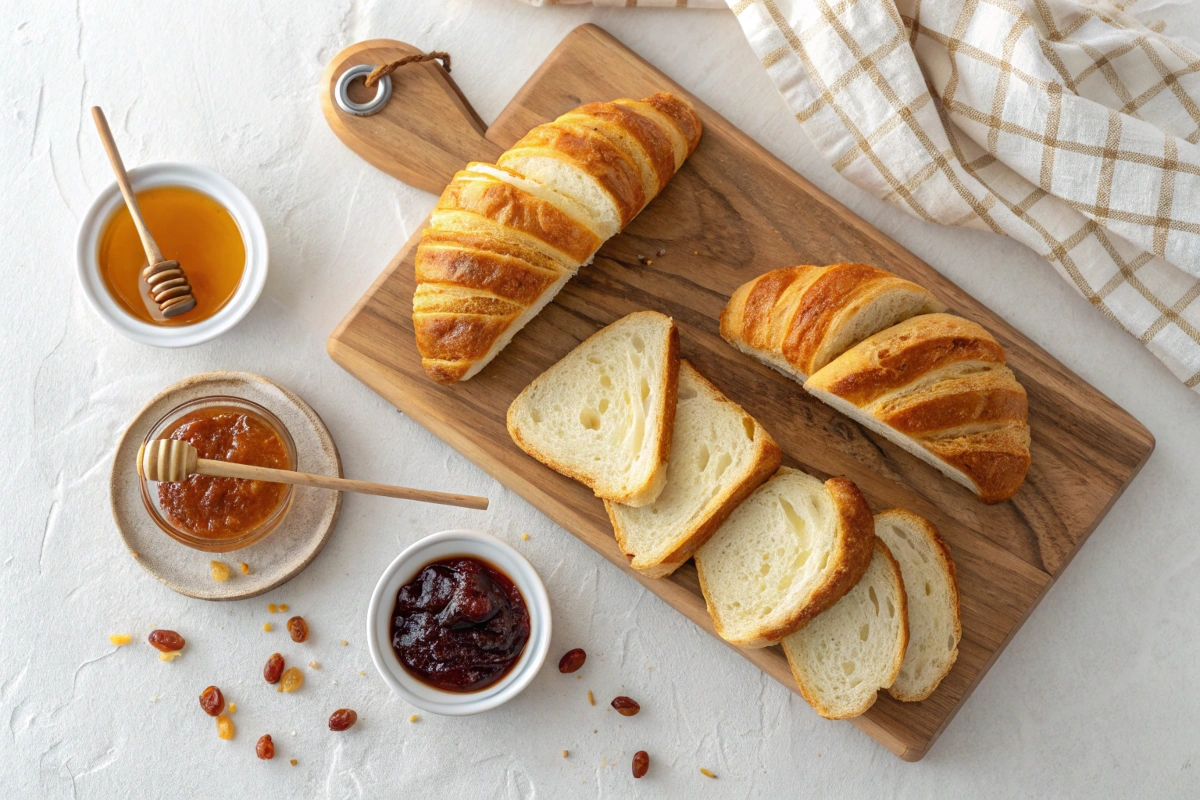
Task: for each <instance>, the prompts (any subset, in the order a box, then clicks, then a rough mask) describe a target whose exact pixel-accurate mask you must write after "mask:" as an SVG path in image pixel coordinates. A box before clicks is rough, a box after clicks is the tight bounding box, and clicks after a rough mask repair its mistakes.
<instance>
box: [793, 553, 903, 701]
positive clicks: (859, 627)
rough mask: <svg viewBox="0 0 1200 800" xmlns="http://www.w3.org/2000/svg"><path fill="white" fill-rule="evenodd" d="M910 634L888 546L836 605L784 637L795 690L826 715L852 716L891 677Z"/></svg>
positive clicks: (900, 583)
mask: <svg viewBox="0 0 1200 800" xmlns="http://www.w3.org/2000/svg"><path fill="white" fill-rule="evenodd" d="M910 646H911V641H910V640H909V612H908V603H907V598H906V595H905V588H904V581H903V579H902V578H901V575H900V567H899V565H897V563H896V559H894V558H893V557H892V553H891V551H890V550H888V546H887V545H886V544H884V543H883V542H882V541H880V539H878V538H876V539H875V552H874V555H873V556H872V557H871V564H870V566H869V567H867V571H866V573H865V574H864V575H863V577H862V580H860V581H859V582H858V584H857V585H856V586H855V587H854V588H853V589H851V590H850V591H849V592H848V593H847V594H846V596H845V597H843V598H842V599H841V600H838V601H837V605H835V606H834V607H833V608H831V609H829V610H828V611H826V612H825V613H823V614H821V615H820V616H819V617H817V618H816V619H814V620H813V621H812V622H810V623H809V624H807V625H805V626H804V627H803V628H801V629H800V630H799V631H797V632H796V633H793V634H792V635H791V636H788V637H787V638H786V639H784V640H783V653H784V655H786V656H787V660H788V665H789V666H790V667H791V668H792V676H793V677H795V679H796V684H797V685H798V686H799V687H800V694H802V695H804V699H805V700H807V701H808V704H809V705H810V706H812V707H813V708H814V709H816V711H817V713H818V714H820V715H821V716H822V717H825V718H826V719H847V718H849V717H857V716H858V715H859V714H862V713H864V712H866V710H867V709H868V708H870V707H871V706H873V705H875V700H876V698H877V697H878V696H879V690H880V689H886V688H887V687H889V686H891V685H892V682H893V681H895V680H896V676H897V675H898V674H899V673H900V669H901V666H900V665H901V663H902V662H903V661H904V654H905V651H906V648H908V647H910Z"/></svg>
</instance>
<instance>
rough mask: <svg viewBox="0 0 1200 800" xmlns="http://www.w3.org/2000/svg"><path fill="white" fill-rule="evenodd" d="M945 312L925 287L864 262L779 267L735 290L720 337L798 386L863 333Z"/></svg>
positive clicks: (722, 321) (724, 315)
mask: <svg viewBox="0 0 1200 800" xmlns="http://www.w3.org/2000/svg"><path fill="white" fill-rule="evenodd" d="M944 310H945V306H944V305H942V303H941V302H940V301H938V299H937V298H936V297H934V296H933V294H931V293H930V292H929V291H928V290H927V289H924V288H922V287H920V286H918V285H917V284H915V283H912V282H911V281H906V280H904V279H903V278H898V277H896V276H895V275H892V274H891V273H890V272H885V271H883V270H881V269H879V268H877V267H872V266H869V265H867V264H834V265H833V266H829V267H814V266H809V265H803V266H797V267H785V268H784V269H777V270H774V271H772V272H768V273H766V274H765V275H760V276H759V277H757V278H755V279H754V280H752V281H750V282H749V283H746V284H743V285H742V286H739V287H738V289H737V290H736V291H735V292H734V293H733V297H731V298H730V299H729V304H728V305H727V306H725V310H724V311H722V312H721V336H723V337H724V338H725V340H726V341H728V342H729V343H730V344H732V345H733V346H734V347H736V348H738V349H739V350H741V351H742V352H744V353H746V354H748V355H752V356H754V357H755V358H757V359H759V360H760V361H763V362H765V363H766V364H768V365H769V366H772V367H774V368H775V369H777V370H779V371H780V372H782V373H783V374H785V375H787V376H789V377H791V378H795V379H796V380H798V381H800V382H801V383H803V382H804V381H805V380H807V378H808V376H809V375H812V374H813V373H814V372H816V371H817V370H819V369H820V368H821V367H823V366H825V365H826V364H828V363H829V362H830V361H832V360H833V359H835V358H837V357H838V356H839V355H841V354H842V353H844V352H845V351H847V350H849V349H850V348H851V347H853V346H854V345H856V344H858V343H859V342H861V341H862V340H863V339H866V338H867V337H868V336H871V335H872V334H875V333H878V332H879V331H881V330H883V329H884V328H888V327H890V326H892V325H895V324H896V323H897V322H901V321H903V320H906V319H908V318H909V317H912V316H916V315H917V314H928V313H930V312H932V311H944Z"/></svg>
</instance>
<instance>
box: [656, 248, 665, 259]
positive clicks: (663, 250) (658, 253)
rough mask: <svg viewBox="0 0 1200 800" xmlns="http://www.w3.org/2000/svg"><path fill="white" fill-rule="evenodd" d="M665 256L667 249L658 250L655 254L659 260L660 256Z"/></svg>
mask: <svg viewBox="0 0 1200 800" xmlns="http://www.w3.org/2000/svg"><path fill="white" fill-rule="evenodd" d="M666 254H667V248H665V247H664V248H662V249H660V250H659V251H658V252H657V253H655V255H657V256H659V257H660V258H661V257H662V256H665V255H666Z"/></svg>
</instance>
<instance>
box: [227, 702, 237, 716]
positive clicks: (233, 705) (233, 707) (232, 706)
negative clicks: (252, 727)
mask: <svg viewBox="0 0 1200 800" xmlns="http://www.w3.org/2000/svg"><path fill="white" fill-rule="evenodd" d="M229 713H230V714H236V713H237V703H230V704H229Z"/></svg>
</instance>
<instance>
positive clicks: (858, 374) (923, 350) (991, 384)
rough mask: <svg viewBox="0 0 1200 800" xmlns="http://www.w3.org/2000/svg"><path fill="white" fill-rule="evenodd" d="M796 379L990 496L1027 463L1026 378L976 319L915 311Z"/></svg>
mask: <svg viewBox="0 0 1200 800" xmlns="http://www.w3.org/2000/svg"><path fill="white" fill-rule="evenodd" d="M804 388H805V389H806V390H808V391H809V392H811V393H812V394H813V395H815V396H816V397H817V398H819V399H820V400H823V401H824V402H826V403H828V404H829V405H831V406H833V407H834V408H836V409H838V410H839V411H841V412H842V413H844V414H846V415H847V416H849V417H851V418H853V419H855V420H858V421H859V422H861V423H862V424H863V425H865V426H867V427H868V428H870V429H871V430H874V431H876V432H877V433H880V434H882V435H883V436H886V437H887V438H888V439H890V440H892V441H893V442H895V443H896V444H898V445H900V446H901V447H903V448H904V449H905V450H907V451H909V452H910V453H912V454H913V455H915V456H917V457H918V458H921V459H923V460H924V461H927V462H928V463H929V464H931V465H933V466H934V467H936V468H937V469H939V470H941V472H942V473H944V474H945V475H946V476H947V477H949V478H951V479H952V480H955V481H957V482H958V483H961V484H962V485H963V486H965V487H967V488H968V489H971V490H972V491H974V492H975V493H976V494H977V495H979V499H980V500H982V501H983V502H985V503H998V502H1000V501H1002V500H1007V499H1008V498H1010V497H1012V496H1013V495H1014V494H1016V491H1017V489H1018V488H1020V486H1021V483H1022V482H1023V481H1024V480H1025V473H1026V471H1027V470H1028V469H1029V424H1028V402H1027V398H1026V395H1025V388H1024V387H1023V386H1021V384H1020V383H1018V382H1017V379H1016V377H1015V376H1014V375H1013V373H1012V370H1010V369H1009V368H1008V367H1007V366H1005V359H1004V350H1003V349H1002V348H1001V347H1000V345H999V343H997V342H996V340H995V339H994V338H993V337H992V335H991V334H990V333H988V332H987V331H986V330H984V329H983V328H982V327H980V326H979V325H977V324H976V323H974V322H971V321H969V320H966V319H963V318H962V317H956V316H953V315H950V314H926V315H924V316H920V317H913V318H911V319H908V320H905V321H904V322H901V323H900V324H898V325H893V326H892V327H890V328H888V329H887V330H885V331H882V332H881V333H877V334H875V335H874V336H872V337H871V338H869V339H867V340H866V341H863V342H861V343H860V344H858V345H857V346H855V347H854V348H852V349H850V350H848V351H847V352H845V353H843V354H842V355H841V356H839V357H838V358H836V359H834V360H833V361H832V362H830V363H829V364H827V365H826V366H825V367H823V368H822V369H820V370H818V371H817V373H816V374H814V375H813V376H812V377H810V378H809V379H808V381H807V382H805V384H804Z"/></svg>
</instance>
